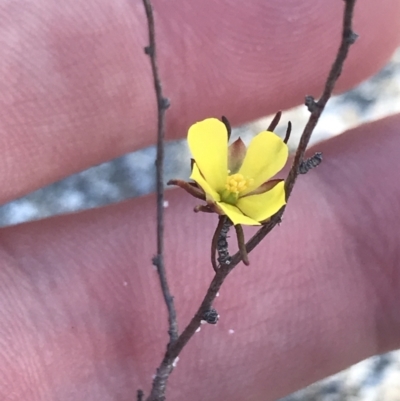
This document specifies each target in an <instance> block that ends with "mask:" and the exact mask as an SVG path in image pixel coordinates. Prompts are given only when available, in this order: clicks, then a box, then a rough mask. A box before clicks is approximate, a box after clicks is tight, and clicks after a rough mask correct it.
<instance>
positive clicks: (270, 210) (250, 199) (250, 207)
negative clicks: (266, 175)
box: [236, 181, 286, 221]
mask: <svg viewBox="0 0 400 401" xmlns="http://www.w3.org/2000/svg"><path fill="white" fill-rule="evenodd" d="M285 204H286V201H285V183H284V182H283V181H282V182H280V183H278V184H276V185H275V186H274V187H273V188H272V189H271V190H269V191H267V192H264V193H262V194H257V195H249V196H245V197H243V198H239V199H238V201H237V203H236V205H237V207H238V208H239V209H240V210H241V211H242V212H243V213H244V214H245V215H247V216H249V217H250V218H251V219H253V220H257V221H263V220H265V219H268V217H271V216H272V215H273V214H274V213H276V212H277V211H278V210H279V209H280V208H281V207H282V206H283V205H285Z"/></svg>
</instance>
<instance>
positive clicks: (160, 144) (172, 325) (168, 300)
mask: <svg viewBox="0 0 400 401" xmlns="http://www.w3.org/2000/svg"><path fill="white" fill-rule="evenodd" d="M143 4H144V7H145V11H146V16H147V22H148V29H149V42H150V44H149V46H147V47H146V48H145V53H146V54H147V55H148V56H149V57H150V61H151V69H152V72H153V80H154V89H155V92H156V97H157V111H158V124H157V160H156V172H157V255H156V256H155V257H154V258H153V264H154V265H155V266H156V267H157V273H158V276H159V279H160V285H161V289H162V293H163V296H164V301H165V304H166V306H167V310H168V323H169V329H168V333H169V337H170V342H169V345H168V346H171V345H172V344H173V343H174V342H175V341H176V340H177V338H178V324H177V321H176V310H175V305H174V298H173V296H172V295H171V292H170V289H169V285H168V281H167V273H166V271H165V265H164V135H165V112H166V110H167V108H168V106H169V101H168V99H167V98H165V97H164V96H163V92H162V86H161V80H160V76H159V73H158V66H157V52H156V38H155V29H154V17H153V9H152V6H151V3H150V0H143Z"/></svg>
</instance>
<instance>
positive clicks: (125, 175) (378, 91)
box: [0, 48, 400, 401]
mask: <svg viewBox="0 0 400 401" xmlns="http://www.w3.org/2000/svg"><path fill="white" fill-rule="evenodd" d="M397 112H400V48H399V49H398V50H397V51H396V52H395V54H394V55H393V57H392V59H391V61H390V62H389V63H388V65H387V66H386V67H385V68H383V69H382V70H381V71H380V72H379V73H378V74H377V75H376V76H374V77H372V78H371V79H369V80H368V81H365V82H364V83H362V84H361V85H359V86H358V87H356V88H355V89H353V90H351V91H349V92H347V93H344V94H343V95H340V96H336V97H334V98H332V99H331V100H330V101H329V103H328V106H327V108H326V111H325V112H324V114H323V117H322V118H321V119H320V121H319V123H318V126H317V128H316V130H315V132H314V134H313V138H312V144H315V143H317V142H319V141H322V140H325V139H327V138H330V137H332V136H334V135H338V134H340V133H341V132H343V131H345V130H346V129H349V128H353V127H355V126H357V125H360V124H363V123H364V122H367V121H371V120H376V119H379V118H382V117H385V116H387V115H391V114H394V113H397ZM308 115H309V113H308V111H307V110H306V108H305V107H304V106H299V107H296V108H294V109H291V110H288V111H285V112H284V113H283V117H282V120H281V124H280V128H281V131H279V130H277V133H278V134H280V135H282V136H284V131H285V127H286V123H287V121H288V120H290V121H291V122H292V124H293V127H294V130H293V133H292V137H291V140H290V143H289V146H290V148H291V149H292V150H294V149H295V147H296V145H297V142H298V139H299V136H300V134H301V131H302V129H303V127H304V125H305V123H306V121H307V118H308ZM270 121H271V116H266V117H265V118H262V119H260V120H257V121H254V122H252V123H250V124H247V125H245V126H242V127H238V128H236V129H234V132H233V134H232V136H233V137H237V136H239V135H240V136H241V137H244V139H246V138H247V139H249V138H250V137H251V136H253V135H255V134H257V133H258V132H260V131H261V130H263V129H265V128H266V127H267V126H268V125H269V122H270ZM155 155H156V150H155V148H154V147H150V148H146V149H143V150H141V151H138V152H134V153H130V154H127V155H125V156H123V157H120V158H118V159H115V160H113V161H111V162H108V163H104V164H101V165H99V166H96V167H92V168H90V169H88V170H86V171H83V172H81V173H79V174H76V175H73V176H71V177H68V178H66V179H64V180H62V181H59V182H57V183H54V184H53V185H50V186H48V187H46V188H42V189H40V190H38V191H35V192H33V193H31V194H29V195H28V196H26V197H24V198H21V199H17V200H15V201H13V202H10V203H8V204H5V205H4V206H2V207H0V225H1V226H3V227H4V226H8V225H14V224H19V223H22V222H25V221H29V220H36V219H42V218H45V217H49V216H52V215H56V214H63V213H70V212H74V211H78V210H83V209H88V208H93V207H98V206H102V205H107V204H110V203H114V202H118V201H121V200H124V199H127V198H132V197H135V196H140V195H144V194H148V193H150V192H152V191H153V190H154V188H155V180H154V177H155V171H154V160H155ZM188 160H189V152H188V148H187V145H186V142H185V141H176V142H173V143H171V144H168V146H167V149H166V177H165V180H166V181H167V180H168V179H170V178H188V176H189V162H188ZM283 400H285V401H305V400H307V401H311V400H312V401H314V400H315V401H317V400H318V401H322V400H323V401H328V400H329V401H340V400H341V401H350V400H363V401H367V400H368V401H382V400H384V401H400V350H399V351H395V352H392V353H389V354H385V355H381V356H375V357H373V358H370V359H368V360H366V361H363V362H360V363H358V364H357V365H354V366H352V367H351V368H349V369H347V370H345V371H343V372H340V373H338V374H336V375H334V376H332V377H329V378H327V379H325V380H323V381H321V382H318V383H315V384H313V385H311V386H309V387H307V388H306V389H303V390H301V391H298V392H296V393H295V394H292V395H290V396H288V397H286V398H284V399H283Z"/></svg>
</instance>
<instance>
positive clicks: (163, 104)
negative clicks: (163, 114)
mask: <svg viewBox="0 0 400 401" xmlns="http://www.w3.org/2000/svg"><path fill="white" fill-rule="evenodd" d="M169 106H171V101H170V100H169V99H168V98H167V97H162V98H161V99H160V108H161V109H163V110H167V109H168V107H169Z"/></svg>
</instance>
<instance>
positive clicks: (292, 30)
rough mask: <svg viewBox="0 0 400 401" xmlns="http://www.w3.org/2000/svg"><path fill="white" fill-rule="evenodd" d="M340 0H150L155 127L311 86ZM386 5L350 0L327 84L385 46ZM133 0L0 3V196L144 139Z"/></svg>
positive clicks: (139, 38) (388, 41) (392, 34)
mask: <svg viewBox="0 0 400 401" xmlns="http://www.w3.org/2000/svg"><path fill="white" fill-rule="evenodd" d="M342 7H343V4H342V3H341V2H339V1H338V2H315V1H311V0H307V1H297V2H282V1H279V0H270V1H265V0H257V1H252V2H249V3H242V2H238V3H234V2H233V3H232V2H228V1H219V2H214V1H211V0H207V1H202V2H197V3H196V4H195V5H194V3H193V4H188V3H187V2H185V1H182V0H175V1H173V2H163V1H159V0H155V1H154V9H155V17H156V24H157V45H158V60H159V65H160V72H161V76H162V81H163V84H164V89H165V95H166V96H168V97H169V98H170V99H171V102H172V107H171V108H170V110H169V111H168V118H167V120H168V122H167V137H168V138H169V139H172V138H179V137H182V136H183V135H185V133H186V130H187V128H188V126H189V125H190V124H192V123H193V122H195V121H196V120H199V119H202V118H204V117H210V116H218V117H219V116H220V115H222V114H223V115H226V116H228V117H229V118H230V119H231V121H232V123H234V124H238V123H242V122H245V121H248V120H250V119H254V118H256V117H260V116H262V115H265V114H267V113H270V112H275V111H276V110H278V109H284V108H286V107H289V106H292V105H295V104H299V103H301V102H302V100H303V98H304V95H305V94H314V95H315V96H318V93H319V92H320V90H321V85H322V82H323V80H324V79H325V76H326V74H327V71H328V68H329V66H330V63H331V62H332V60H333V57H334V55H335V52H336V48H337V46H338V40H339V36H340V29H341V27H340V25H341V19H342V16H341V14H342ZM399 16H400V3H399V2H398V1H396V0H385V1H383V2H376V1H374V0H363V1H362V2H361V1H360V2H359V4H358V5H357V10H356V17H355V29H356V30H357V32H358V33H359V34H360V37H361V39H360V40H359V41H358V42H357V44H356V45H355V46H354V47H353V49H352V51H351V55H350V58H349V60H348V62H347V63H346V68H345V70H344V73H343V77H342V79H341V82H340V83H339V87H340V89H341V90H343V89H345V88H349V87H351V86H353V85H354V84H356V83H357V82H360V81H361V80H362V79H365V78H366V77H367V76H369V75H370V74H372V73H373V72H375V71H377V69H378V68H380V67H381V66H382V65H383V63H384V62H385V61H386V60H387V58H388V57H389V55H390V54H391V52H392V51H393V49H394V48H395V47H396V46H397V45H398V42H399V37H400V30H399V29H397V26H398V23H397V22H398V20H399ZM147 43H148V37H147V22H146V20H145V16H144V12H143V5H142V2H141V1H140V0H136V1H123V2H115V1H109V0H104V1H102V2H98V1H94V0H90V1H86V2H85V3H79V2H75V1H71V0H68V1H64V2H63V3H62V4H59V3H57V4H56V3H54V2H51V1H49V0H40V1H37V2H35V3H34V4H32V5H31V6H30V7H26V4H25V3H24V2H22V1H21V0H18V1H14V2H3V3H2V4H1V5H0V71H2V72H3V73H2V77H3V79H2V80H1V82H0V138H1V145H2V146H1V149H2V158H0V171H1V172H2V174H1V175H0V186H1V188H2V191H1V196H0V200H1V201H3V202H5V201H7V200H10V199H12V198H15V197H18V196H21V195H23V194H26V193H27V192H29V191H32V190H34V189H37V188H39V187H42V186H44V185H47V184H49V183H51V182H54V181H56V180H58V179H61V178H63V177H65V176H68V175H70V174H72V173H75V172H77V171H80V170H82V169H85V168H87V167H90V166H92V165H96V164H98V163H101V162H103V161H106V160H110V159H112V158H114V157H116V156H119V155H121V154H123V153H125V152H128V151H132V150H135V149H138V148H141V147H144V146H147V145H150V144H152V143H154V141H155V128H156V112H155V105H156V102H155V99H154V90H153V84H152V77H151V71H150V64H149V60H148V57H147V56H146V55H145V54H144V52H143V48H144V46H145V45H146V44H147Z"/></svg>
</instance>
